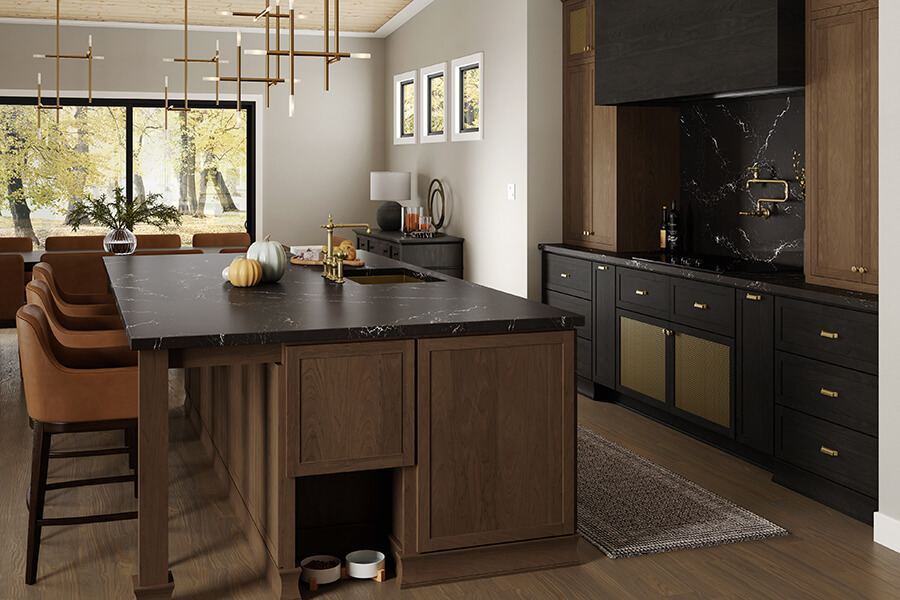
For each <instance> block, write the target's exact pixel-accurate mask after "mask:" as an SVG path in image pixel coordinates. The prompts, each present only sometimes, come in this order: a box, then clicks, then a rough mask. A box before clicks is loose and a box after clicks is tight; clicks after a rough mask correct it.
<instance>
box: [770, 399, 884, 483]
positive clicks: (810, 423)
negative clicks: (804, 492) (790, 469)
mask: <svg viewBox="0 0 900 600" xmlns="http://www.w3.org/2000/svg"><path fill="white" fill-rule="evenodd" d="M776 419H777V426H776V439H775V456H776V457H777V458H779V459H781V460H784V461H786V462H789V463H791V464H793V465H795V466H798V467H801V468H803V469H806V470H808V471H812V472H813V473H816V474H817V475H821V476H822V477H825V478H826V479H830V480H831V481H834V482H836V483H840V484H842V485H845V486H847V487H849V488H852V489H854V490H856V491H858V492H861V493H863V494H866V495H867V496H871V497H873V498H876V497H877V496H878V440H877V439H876V438H874V437H871V436H868V435H865V434H862V433H858V432H856V431H851V430H850V429H847V428H846V427H841V426H840V425H835V424H833V423H829V422H827V421H823V420H821V419H817V418H815V417H810V416H808V415H804V414H802V413H799V412H796V411H793V410H791V409H789V408H784V407H782V406H779V407H777V408H776Z"/></svg>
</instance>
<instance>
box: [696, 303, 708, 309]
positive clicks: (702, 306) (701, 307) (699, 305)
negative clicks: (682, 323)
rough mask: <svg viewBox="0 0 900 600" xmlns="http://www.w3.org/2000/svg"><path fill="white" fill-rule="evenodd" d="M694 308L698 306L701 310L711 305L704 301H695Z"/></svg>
mask: <svg viewBox="0 0 900 600" xmlns="http://www.w3.org/2000/svg"><path fill="white" fill-rule="evenodd" d="M694 308H698V309H700V310H706V309H707V308H709V307H708V306H707V305H705V304H703V303H702V302H694Z"/></svg>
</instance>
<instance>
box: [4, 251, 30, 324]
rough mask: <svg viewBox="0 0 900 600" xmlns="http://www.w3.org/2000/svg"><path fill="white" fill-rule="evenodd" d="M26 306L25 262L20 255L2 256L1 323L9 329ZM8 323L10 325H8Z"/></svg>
mask: <svg viewBox="0 0 900 600" xmlns="http://www.w3.org/2000/svg"><path fill="white" fill-rule="evenodd" d="M23 304H25V261H24V259H23V258H22V257H21V256H20V255H18V254H0V323H2V324H3V325H2V326H3V327H8V326H10V325H11V324H12V321H13V320H14V319H15V318H16V311H17V310H19V307H20V306H22V305H23ZM7 323H8V324H7Z"/></svg>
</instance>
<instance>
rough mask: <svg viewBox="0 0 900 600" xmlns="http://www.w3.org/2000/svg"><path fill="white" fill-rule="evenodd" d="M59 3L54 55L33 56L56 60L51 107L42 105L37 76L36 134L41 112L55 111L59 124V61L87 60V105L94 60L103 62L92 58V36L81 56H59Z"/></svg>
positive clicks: (89, 100) (90, 97)
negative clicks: (54, 89)
mask: <svg viewBox="0 0 900 600" xmlns="http://www.w3.org/2000/svg"><path fill="white" fill-rule="evenodd" d="M59 2H60V0H56V54H34V55H33V56H34V58H52V59H55V60H56V104H54V105H52V106H47V105H44V104H43V102H42V99H41V74H40V73H38V76H37V125H38V134H40V131H41V111H42V110H55V111H56V122H57V124H58V123H59V111H61V110H62V108H63V107H62V105H61V104H60V101H59V71H60V62H59V61H60V60H62V59H78V60H87V61H88V103H91V102H93V100H94V94H93V90H92V89H91V86H92V82H93V75H94V60H103V57H102V56H94V51H93V45H94V44H93V36H90V35H89V36H88V47H87V52H86V53H85V54H83V55H81V54H61V53H60V51H59Z"/></svg>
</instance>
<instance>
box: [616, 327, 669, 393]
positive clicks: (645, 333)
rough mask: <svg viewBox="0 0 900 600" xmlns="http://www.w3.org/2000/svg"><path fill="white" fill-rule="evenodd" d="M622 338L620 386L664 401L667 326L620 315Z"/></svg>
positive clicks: (620, 333)
mask: <svg viewBox="0 0 900 600" xmlns="http://www.w3.org/2000/svg"><path fill="white" fill-rule="evenodd" d="M619 340H620V341H619V385H621V386H622V387H626V388H628V389H630V390H634V391H635V392H638V393H640V394H642V395H644V396H646V397H647V398H650V399H653V400H657V401H659V402H660V403H662V404H665V402H666V332H665V329H663V328H662V327H659V326H657V325H651V324H649V323H644V322H642V321H637V320H635V319H630V318H628V317H624V316H620V317H619Z"/></svg>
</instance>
